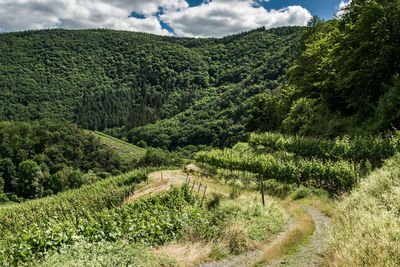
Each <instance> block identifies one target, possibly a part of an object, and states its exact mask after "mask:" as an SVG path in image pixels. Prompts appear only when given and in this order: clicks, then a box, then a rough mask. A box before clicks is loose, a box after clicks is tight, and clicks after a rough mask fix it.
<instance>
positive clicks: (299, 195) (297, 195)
mask: <svg viewBox="0 0 400 267" xmlns="http://www.w3.org/2000/svg"><path fill="white" fill-rule="evenodd" d="M311 194H312V190H311V189H310V188H307V187H305V186H302V185H300V187H299V188H297V189H296V191H294V193H293V195H292V198H293V200H298V199H303V198H309V197H311Z"/></svg>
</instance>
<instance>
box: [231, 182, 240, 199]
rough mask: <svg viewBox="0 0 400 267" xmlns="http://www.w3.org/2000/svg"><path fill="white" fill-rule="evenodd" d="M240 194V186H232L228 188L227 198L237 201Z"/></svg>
mask: <svg viewBox="0 0 400 267" xmlns="http://www.w3.org/2000/svg"><path fill="white" fill-rule="evenodd" d="M241 194H242V189H241V188H240V186H238V185H236V184H233V185H231V186H230V188H229V198H230V199H237V198H238V197H239V196H240V195H241Z"/></svg>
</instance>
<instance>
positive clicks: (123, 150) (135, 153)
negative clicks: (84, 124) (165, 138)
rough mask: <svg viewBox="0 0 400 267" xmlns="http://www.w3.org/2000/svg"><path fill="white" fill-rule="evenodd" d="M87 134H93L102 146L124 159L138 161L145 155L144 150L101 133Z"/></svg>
mask: <svg viewBox="0 0 400 267" xmlns="http://www.w3.org/2000/svg"><path fill="white" fill-rule="evenodd" d="M87 132H90V133H92V134H94V135H95V136H96V137H98V138H99V139H100V142H101V143H102V144H104V145H106V146H108V147H111V148H112V149H115V150H117V152H118V153H119V154H120V155H121V156H122V157H123V158H125V159H128V160H132V159H135V158H136V159H138V158H140V157H142V156H144V154H146V149H144V148H141V147H138V146H135V145H132V144H129V143H127V142H124V141H122V140H120V139H117V138H115V137H112V136H109V135H107V134H105V133H101V132H98V131H87Z"/></svg>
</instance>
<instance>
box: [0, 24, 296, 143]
mask: <svg viewBox="0 0 400 267" xmlns="http://www.w3.org/2000/svg"><path fill="white" fill-rule="evenodd" d="M302 31H303V28H302V27H282V28H277V29H271V30H265V29H264V28H260V29H256V30H253V31H250V32H245V33H242V34H237V35H233V36H228V37H225V38H221V39H213V38H209V39H194V38H176V37H161V36H155V35H150V34H144V33H134V32H123V31H112V30H43V31H26V32H17V33H5V34H2V35H0V81H1V83H0V88H1V90H0V120H16V121H30V120H37V119H43V118H50V119H63V120H68V121H73V122H75V123H77V124H79V125H80V126H82V127H83V128H86V129H92V130H104V129H106V128H114V127H122V126H124V127H125V129H124V131H123V135H125V136H127V133H128V132H129V131H130V130H131V129H133V128H135V127H138V126H143V125H146V124H148V123H153V122H156V121H158V120H162V119H166V121H165V122H163V123H161V124H157V125H155V126H154V127H155V128H152V126H150V129H149V128H143V129H139V130H138V132H136V131H134V132H133V133H131V134H130V136H131V137H130V138H129V139H130V141H133V142H137V141H140V140H144V141H146V142H147V143H148V144H149V145H152V146H160V147H163V146H165V147H168V148H173V147H176V146H178V145H180V146H183V145H188V144H210V143H212V144H213V145H224V144H227V145H228V144H233V143H235V141H237V140H238V138H240V136H242V135H243V132H244V126H243V125H244V120H245V118H246V117H247V109H248V107H249V103H250V101H251V97H253V96H254V95H256V94H259V93H264V92H269V91H270V90H273V89H275V88H277V87H278V86H279V85H281V84H282V82H283V81H284V80H285V78H284V74H285V71H286V69H287V67H288V65H289V63H290V62H291V61H293V60H294V58H295V55H296V50H295V46H296V40H297V37H298V35H299V34H300V33H301V32H302ZM178 114H179V115H178ZM174 116H177V117H174ZM170 118H173V119H172V120H171V121H170V120H169V119H170ZM209 121H213V122H212V123H209ZM164 123H166V124H167V126H165V127H164V126H162V125H163V124H164ZM171 124H173V126H171ZM171 127H177V128H176V129H174V130H176V131H177V132H176V133H175V134H172V135H173V136H171V137H170V139H168V140H164V139H165V138H164V137H165V136H163V135H162V133H164V134H165V133H167V134H169V132H170V131H171V129H170V128H171ZM149 131H150V133H148V132H149ZM206 132H207V133H206ZM111 133H112V132H111ZM208 133H210V134H208ZM113 135H114V134H113ZM120 135H121V134H120ZM132 135H138V136H139V137H138V138H133V137H132ZM155 135H161V137H159V138H154V136H155ZM169 135H171V134H169Z"/></svg>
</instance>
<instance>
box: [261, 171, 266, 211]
mask: <svg viewBox="0 0 400 267" xmlns="http://www.w3.org/2000/svg"><path fill="white" fill-rule="evenodd" d="M260 183H261V199H262V204H263V206H264V207H265V200H264V179H263V176H262V175H260Z"/></svg>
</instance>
